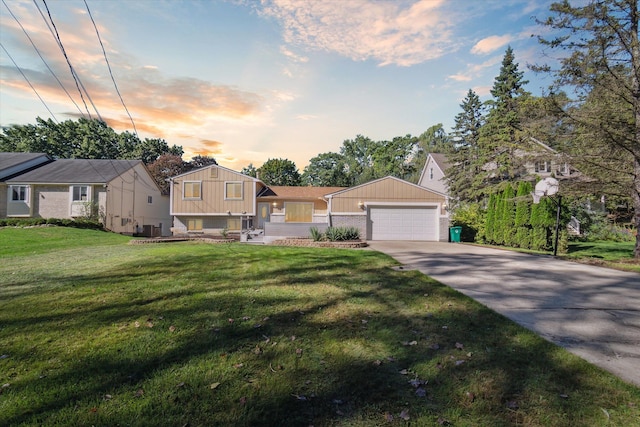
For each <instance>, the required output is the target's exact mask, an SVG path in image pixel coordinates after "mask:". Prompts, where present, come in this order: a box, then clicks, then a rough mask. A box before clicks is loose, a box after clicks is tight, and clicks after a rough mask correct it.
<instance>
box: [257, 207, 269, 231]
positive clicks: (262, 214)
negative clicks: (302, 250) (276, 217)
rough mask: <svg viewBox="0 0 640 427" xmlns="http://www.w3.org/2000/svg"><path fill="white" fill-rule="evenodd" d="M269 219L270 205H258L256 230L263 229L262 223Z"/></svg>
mask: <svg viewBox="0 0 640 427" xmlns="http://www.w3.org/2000/svg"><path fill="white" fill-rule="evenodd" d="M270 217H271V204H270V203H258V227H257V228H258V229H261V230H262V229H264V223H265V222H269V218H270Z"/></svg>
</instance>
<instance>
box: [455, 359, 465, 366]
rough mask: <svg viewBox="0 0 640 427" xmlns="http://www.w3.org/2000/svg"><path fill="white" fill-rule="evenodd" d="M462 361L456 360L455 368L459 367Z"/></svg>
mask: <svg viewBox="0 0 640 427" xmlns="http://www.w3.org/2000/svg"><path fill="white" fill-rule="evenodd" d="M464 362H465V361H464V360H456V366H460V365H462V364H463V363H464Z"/></svg>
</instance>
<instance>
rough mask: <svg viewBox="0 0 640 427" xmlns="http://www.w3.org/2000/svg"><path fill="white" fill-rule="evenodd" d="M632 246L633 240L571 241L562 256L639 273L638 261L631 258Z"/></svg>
mask: <svg viewBox="0 0 640 427" xmlns="http://www.w3.org/2000/svg"><path fill="white" fill-rule="evenodd" d="M634 247H635V243H633V242H605V241H602V242H571V243H570V244H569V250H568V253H567V254H565V255H563V257H564V258H568V259H573V260H576V261H580V262H584V263H589V264H599V265H603V266H606V267H613V268H618V269H620V270H628V271H635V272H638V273H640V263H639V262H638V261H637V260H634V259H633V249H634Z"/></svg>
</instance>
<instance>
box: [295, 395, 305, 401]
mask: <svg viewBox="0 0 640 427" xmlns="http://www.w3.org/2000/svg"><path fill="white" fill-rule="evenodd" d="M292 396H293V397H295V398H296V400H301V401H306V400H307V397H306V396H304V395H298V394H292Z"/></svg>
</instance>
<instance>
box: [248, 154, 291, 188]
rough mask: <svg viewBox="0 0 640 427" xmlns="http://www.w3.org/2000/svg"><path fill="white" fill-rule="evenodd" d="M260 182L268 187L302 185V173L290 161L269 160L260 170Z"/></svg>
mask: <svg viewBox="0 0 640 427" xmlns="http://www.w3.org/2000/svg"><path fill="white" fill-rule="evenodd" d="M258 172H259V173H260V180H262V182H264V183H265V184H267V185H293V186H295V185H300V184H301V178H300V172H298V168H297V167H296V164H295V163H294V162H292V161H291V160H288V159H269V160H267V161H266V162H264V164H263V165H262V166H260V168H259V169H258Z"/></svg>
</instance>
